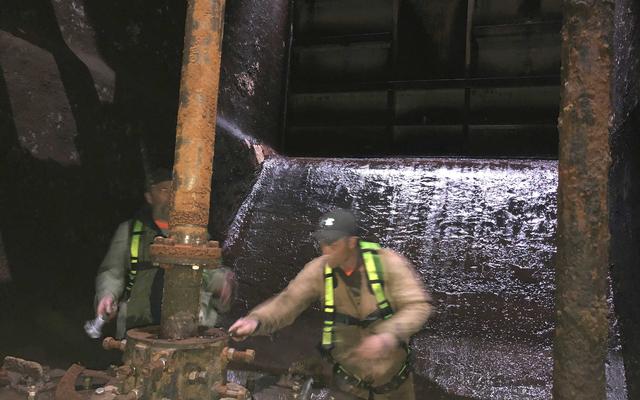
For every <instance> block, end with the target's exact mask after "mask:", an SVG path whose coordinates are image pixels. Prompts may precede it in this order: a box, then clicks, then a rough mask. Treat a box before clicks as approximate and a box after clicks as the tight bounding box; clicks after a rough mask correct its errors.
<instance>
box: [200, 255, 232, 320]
mask: <svg viewBox="0 0 640 400" xmlns="http://www.w3.org/2000/svg"><path fill="white" fill-rule="evenodd" d="M232 279H233V274H232V272H231V271H230V270H229V269H228V268H224V267H222V268H216V269H205V270H204V271H202V288H201V289H200V314H199V318H200V325H203V326H209V327H213V326H215V324H216V322H217V321H218V316H219V313H225V312H228V311H229V308H230V305H231V301H229V302H228V303H226V304H225V303H224V302H222V301H221V300H220V293H221V292H222V290H223V286H224V285H228V284H231V285H232V286H233V287H232V290H233V291H235V283H233V282H230V280H232ZM233 295H234V294H233V293H232V294H231V298H233Z"/></svg>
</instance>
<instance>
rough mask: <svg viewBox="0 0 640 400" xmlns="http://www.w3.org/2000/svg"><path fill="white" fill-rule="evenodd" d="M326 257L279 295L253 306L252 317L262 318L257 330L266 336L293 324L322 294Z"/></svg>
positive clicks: (307, 269) (306, 270)
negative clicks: (324, 260)
mask: <svg viewBox="0 0 640 400" xmlns="http://www.w3.org/2000/svg"><path fill="white" fill-rule="evenodd" d="M322 260H323V258H322V257H320V258H316V259H315V260H312V261H311V262H309V263H308V264H307V265H305V266H304V268H303V269H302V271H300V272H299V273H298V275H297V276H296V277H295V278H294V279H293V280H292V281H291V282H290V283H289V285H288V286H287V287H286V288H285V289H284V290H283V291H282V292H280V294H278V295H277V296H275V297H273V298H272V299H270V300H267V301H266V302H264V303H262V304H260V305H259V306H257V307H256V308H255V309H253V310H252V311H251V312H250V313H249V315H248V316H247V317H248V318H253V319H256V320H258V321H260V326H259V327H258V330H257V331H256V332H255V334H257V335H266V334H270V333H273V332H275V331H277V330H278V329H281V328H284V327H285V326H288V325H290V324H291V323H292V322H293V321H294V320H295V319H296V318H297V317H298V315H300V314H301V313H302V312H303V311H304V310H305V309H307V308H308V307H309V305H311V303H312V302H314V301H316V300H317V299H319V298H320V297H321V296H322V292H321V290H322V289H323V285H322V282H323V271H322V269H323V265H324V262H323V261H322Z"/></svg>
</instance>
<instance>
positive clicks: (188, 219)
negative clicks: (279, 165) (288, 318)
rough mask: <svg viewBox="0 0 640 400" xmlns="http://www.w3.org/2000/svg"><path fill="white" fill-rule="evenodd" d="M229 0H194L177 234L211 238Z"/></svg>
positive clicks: (180, 136) (178, 157)
mask: <svg viewBox="0 0 640 400" xmlns="http://www.w3.org/2000/svg"><path fill="white" fill-rule="evenodd" d="M224 4H225V2H224V0H189V5H188V9H187V19H186V23H185V40H184V53H183V61H182V79H181V81H180V102H179V109H178V126H177V131H176V152H175V163H174V166H173V173H174V199H173V206H172V209H171V213H170V221H169V223H170V232H171V237H172V238H174V239H175V240H176V242H178V243H185V244H199V243H204V242H206V240H207V224H208V222H209V206H210V197H211V175H212V173H213V167H212V166H213V162H212V161H213V152H214V144H215V126H216V110H217V105H218V84H219V80H220V52H221V45H222V32H223V24H224Z"/></svg>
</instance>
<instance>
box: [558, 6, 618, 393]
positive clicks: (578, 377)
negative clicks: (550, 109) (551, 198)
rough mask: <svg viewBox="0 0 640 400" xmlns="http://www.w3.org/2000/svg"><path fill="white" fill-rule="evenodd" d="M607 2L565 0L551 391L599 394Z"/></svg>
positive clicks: (605, 256) (605, 240) (604, 329)
mask: <svg viewBox="0 0 640 400" xmlns="http://www.w3.org/2000/svg"><path fill="white" fill-rule="evenodd" d="M613 7H614V2H613V1H612V0H603V1H593V0H590V1H584V0H568V1H565V2H564V25H563V28H562V81H563V88H562V100H561V109H560V117H559V130H560V153H559V154H560V156H559V182H558V185H559V188H558V255H557V262H556V318H557V320H556V330H555V338H554V371H553V397H554V399H556V400H564V399H566V400H573V399H584V400H590V399H593V400H595V399H598V400H600V399H605V398H606V382H605V357H606V352H607V334H608V323H607V313H608V307H607V276H608V262H609V223H608V204H607V202H608V199H607V188H608V174H609V167H610V164H611V159H610V154H609V119H610V116H611V95H610V92H611V91H610V80H611V71H612V63H611V58H612V39H613Z"/></svg>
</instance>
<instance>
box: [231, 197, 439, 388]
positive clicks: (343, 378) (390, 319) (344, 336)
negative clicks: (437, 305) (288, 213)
mask: <svg viewBox="0 0 640 400" xmlns="http://www.w3.org/2000/svg"><path fill="white" fill-rule="evenodd" d="M314 236H315V238H316V239H317V240H318V242H319V243H320V247H321V249H322V256H320V257H318V258H316V259H314V260H312V261H311V262H309V263H308V264H307V265H305V267H304V268H303V269H302V271H300V273H299V274H298V276H296V278H295V279H294V280H293V281H291V282H290V283H289V285H288V286H287V288H286V289H285V290H284V291H282V292H281V293H280V294H278V295H277V296H275V297H274V298H272V299H271V300H269V301H267V302H265V303H263V304H261V305H259V306H258V307H256V308H255V309H254V310H253V311H251V312H250V313H249V314H248V315H247V316H246V317H244V318H241V319H239V320H238V321H236V322H235V323H234V324H233V325H232V326H231V327H230V328H229V331H230V333H231V334H232V335H234V338H236V339H237V340H242V339H244V338H246V337H247V336H249V335H252V334H270V333H272V332H275V331H277V330H278V329H281V328H283V327H285V326H287V325H290V324H291V323H292V322H293V321H294V320H295V319H296V318H297V317H298V315H300V313H302V311H304V310H305V309H306V308H307V307H309V305H310V304H311V303H312V302H314V301H316V300H317V299H321V301H322V304H323V311H324V324H323V331H322V342H321V346H320V348H321V353H323V356H324V358H325V360H327V361H328V362H330V363H331V364H332V366H333V373H334V378H335V379H334V382H335V383H336V385H337V386H338V388H339V389H341V390H342V391H345V392H348V393H351V394H352V395H353V396H354V397H355V398H362V399H376V400H378V399H395V400H405V399H406V400H412V399H414V398H415V395H414V389H413V376H412V372H411V366H410V365H409V359H408V353H409V350H408V342H409V338H410V337H411V335H413V334H414V333H416V332H417V331H418V330H420V329H421V328H422V327H423V325H424V324H425V322H426V321H427V318H428V317H429V315H430V313H431V310H432V307H431V305H430V297H429V294H428V293H427V292H426V290H425V289H424V287H423V284H422V282H421V280H420V278H419V277H418V276H417V274H416V272H415V270H414V268H413V266H412V265H411V263H410V262H409V261H408V260H407V259H406V258H404V257H403V256H401V255H400V254H398V253H396V252H394V251H393V250H390V249H383V248H380V246H379V245H378V244H376V243H370V242H365V241H363V240H361V239H360V238H359V237H358V236H357V224H356V220H355V217H354V216H353V214H352V213H351V212H349V211H347V210H342V209H337V210H334V211H332V212H329V213H327V214H325V215H324V216H323V217H322V219H321V220H320V227H319V228H318V230H317V231H316V232H315V233H314Z"/></svg>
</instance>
